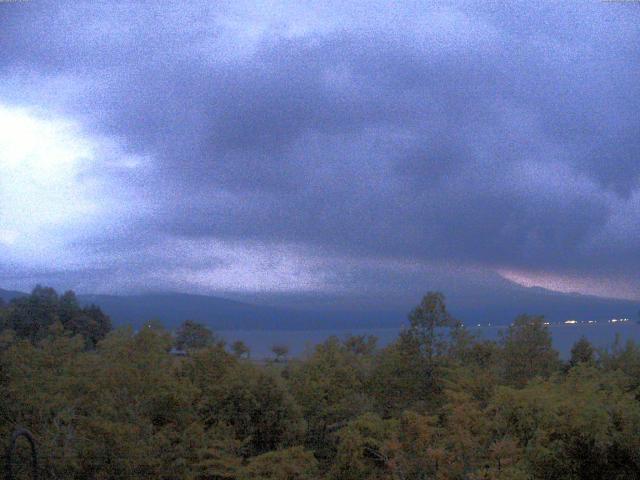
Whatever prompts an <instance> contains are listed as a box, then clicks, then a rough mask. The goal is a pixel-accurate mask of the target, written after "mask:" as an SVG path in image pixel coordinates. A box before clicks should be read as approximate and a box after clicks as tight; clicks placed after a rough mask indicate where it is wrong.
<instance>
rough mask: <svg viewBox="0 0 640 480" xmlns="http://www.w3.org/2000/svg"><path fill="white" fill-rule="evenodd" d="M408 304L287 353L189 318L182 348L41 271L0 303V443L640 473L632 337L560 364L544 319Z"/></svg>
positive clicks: (227, 465) (129, 454)
mask: <svg viewBox="0 0 640 480" xmlns="http://www.w3.org/2000/svg"><path fill="white" fill-rule="evenodd" d="M89 319H91V321H90V320H89ZM410 320H411V324H410V326H409V328H408V329H407V330H405V331H404V332H403V333H402V334H401V335H400V337H399V338H398V339H397V341H396V342H394V343H392V344H391V345H388V346H387V347H385V348H382V349H379V348H377V347H376V340H375V338H372V337H363V336H358V337H347V338H345V339H344V340H340V339H338V338H335V337H334V338H330V339H328V340H327V341H326V342H324V343H323V344H320V345H318V346H316V347H315V349H314V350H313V351H311V352H309V353H308V354H307V355H306V356H304V357H302V358H292V359H289V360H288V361H287V362H277V363H276V362H271V361H268V362H265V363H260V362H257V361H249V360H248V359H247V357H248V355H247V350H246V349H245V347H246V346H244V345H243V344H241V342H237V344H234V345H232V347H231V350H232V352H233V353H228V352H227V351H226V350H225V348H224V345H223V344H222V343H220V342H216V341H215V336H214V335H213V334H212V333H211V332H209V331H206V329H204V327H202V326H199V325H197V324H194V323H193V322H191V323H189V324H187V323H185V324H183V328H181V332H180V333H179V334H178V337H181V338H182V340H181V341H183V343H181V346H183V347H185V348H186V350H188V354H187V355H180V356H177V355H173V354H172V353H175V351H172V346H174V345H175V338H174V337H173V336H172V335H171V333H170V332H168V331H167V330H165V329H164V328H163V327H162V325H161V324H160V323H159V322H157V321H149V322H147V323H146V324H145V326H144V328H142V329H140V331H139V332H134V331H133V330H131V329H128V328H123V329H117V330H114V331H111V332H109V333H104V327H105V325H108V319H107V318H106V317H105V316H104V315H103V314H102V312H100V311H99V309H95V308H94V307H80V306H79V305H78V303H77V299H76V298H75V295H73V293H71V292H68V293H65V294H63V295H62V296H58V295H57V294H56V293H55V291H53V290H51V289H46V288H42V287H38V288H36V289H35V290H34V292H33V294H32V295H30V296H28V297H24V298H23V299H19V300H14V301H12V302H11V303H10V304H8V305H4V306H0V322H2V323H0V325H2V326H3V330H2V331H1V332H0V391H1V392H2V395H1V396H0V449H3V448H4V447H6V443H4V442H6V441H7V439H8V437H9V434H10V432H11V431H12V430H13V429H14V428H15V427H16V426H17V425H23V426H26V427H27V428H29V429H30V430H31V431H32V432H33V433H34V435H35V436H36V439H37V443H38V448H39V451H40V458H41V465H42V469H43V472H42V473H43V478H65V479H78V480H79V479H85V478H94V479H111V478H129V479H148V478H157V479H162V480H170V479H171V480H173V479H187V480H209V479H212V480H248V479H274V480H276V479H277V480H287V479H302V480H337V479H340V480H342V479H344V480H368V479H371V480H423V479H426V478H429V479H439V480H489V479H492V480H525V479H526V480H530V479H536V478H548V479H553V480H575V479H583V480H592V479H593V480H596V479H602V478H607V479H614V480H615V479H629V478H640V456H639V454H638V452H640V403H639V402H638V398H640V348H639V347H638V345H636V344H635V343H633V342H628V343H626V344H621V343H620V342H616V344H614V345H613V347H612V348H610V349H608V350H602V351H599V352H597V355H596V353H595V352H594V349H593V347H592V346H591V344H589V342H588V341H586V340H585V339H581V340H580V341H578V342H577V343H576V345H574V347H573V349H572V353H571V358H570V360H569V361H568V362H567V363H566V364H565V365H562V363H561V362H560V360H559V359H558V354H557V352H556V351H555V350H553V348H552V346H551V341H550V336H549V332H548V330H547V328H546V326H545V324H544V321H543V319H542V318H541V317H529V316H521V317H518V318H517V319H516V320H515V322H514V324H513V325H512V326H510V327H509V329H508V330H507V331H506V332H505V334H504V335H503V337H502V339H501V341H500V342H491V341H486V340H480V339H478V338H475V337H473V336H472V335H470V334H469V332H467V331H466V330H464V328H462V327H461V326H460V325H458V324H457V323H456V322H455V321H454V320H452V318H451V316H450V315H449V314H448V312H447V309H446V305H445V304H444V297H442V296H441V295H439V294H433V293H431V294H428V295H427V296H425V298H424V299H423V300H422V302H421V303H420V305H419V306H418V307H417V308H416V309H415V310H414V311H413V312H412V314H411V316H410ZM91 322H95V323H91ZM99 325H102V327H100V328H103V330H101V329H100V328H95V327H96V326H99ZM286 353H287V352H284V353H282V352H281V355H280V357H282V358H284V356H285V355H286ZM4 461H5V459H4V457H2V458H0V471H4V465H3V463H2V462H4Z"/></svg>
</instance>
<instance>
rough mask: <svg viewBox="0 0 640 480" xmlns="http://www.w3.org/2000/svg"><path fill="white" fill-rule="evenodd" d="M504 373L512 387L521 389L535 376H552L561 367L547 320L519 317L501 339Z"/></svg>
mask: <svg viewBox="0 0 640 480" xmlns="http://www.w3.org/2000/svg"><path fill="white" fill-rule="evenodd" d="M501 344H502V348H503V373H504V378H505V380H506V382H507V383H509V384H510V385H514V386H518V387H522V386H524V385H525V384H526V383H527V382H528V381H529V380H531V379H532V378H534V377H536V376H541V377H543V378H547V377H549V376H550V375H551V374H552V373H553V372H555V371H557V370H558V369H559V366H560V360H559V356H558V352H557V351H556V350H554V348H553V346H552V342H551V333H550V332H549V329H548V328H547V325H545V321H544V317H542V316H529V315H520V316H519V317H517V318H516V319H515V320H514V322H513V324H512V325H510V326H509V328H508V329H507V332H506V334H503V336H502V341H501Z"/></svg>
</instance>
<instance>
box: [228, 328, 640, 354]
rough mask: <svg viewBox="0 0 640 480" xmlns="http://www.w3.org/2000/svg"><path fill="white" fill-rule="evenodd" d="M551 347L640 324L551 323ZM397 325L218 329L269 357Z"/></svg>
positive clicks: (629, 334)
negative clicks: (278, 349) (275, 350)
mask: <svg viewBox="0 0 640 480" xmlns="http://www.w3.org/2000/svg"><path fill="white" fill-rule="evenodd" d="M468 328H469V330H470V331H472V332H474V333H478V334H479V335H480V336H481V337H482V338H485V339H490V340H496V339H497V338H498V336H499V332H500V330H505V329H506V328H507V326H505V325H501V326H482V327H468ZM549 329H550V331H551V336H552V338H553V345H554V347H555V348H556V349H557V350H558V351H559V352H560V355H561V356H562V357H563V358H565V359H566V358H568V357H569V353H570V351H571V347H572V346H573V344H574V343H575V342H576V341H577V340H579V339H580V337H581V336H583V335H584V336H585V337H586V338H587V339H588V340H589V341H590V342H591V343H592V344H593V345H594V346H595V347H598V348H608V347H611V345H613V342H614V341H615V338H616V335H619V336H620V338H621V339H622V341H623V342H626V341H627V340H629V339H632V340H634V341H637V342H640V325H638V324H637V323H636V322H619V323H606V322H600V323H579V324H576V325H564V324H553V325H549ZM400 330H401V327H397V328H372V329H330V330H225V331H219V332H217V333H218V334H219V335H220V336H222V338H224V339H225V340H226V341H227V342H228V343H231V342H233V341H235V340H242V341H243V342H245V343H246V344H247V345H248V346H249V348H250V349H251V356H252V357H253V358H256V359H259V358H268V357H272V356H273V354H272V353H271V347H272V346H273V345H276V344H278V345H287V346H288V347H289V349H290V355H291V356H300V355H302V354H303V353H304V352H305V350H307V349H311V348H313V346H314V345H317V344H319V343H322V342H324V341H325V340H326V339H328V338H329V337H331V336H333V335H335V336H337V337H339V338H344V337H346V336H348V335H375V336H376V337H378V345H379V346H385V345H388V344H389V343H391V342H393V341H394V340H395V339H396V338H397V337H398V333H399V332H400Z"/></svg>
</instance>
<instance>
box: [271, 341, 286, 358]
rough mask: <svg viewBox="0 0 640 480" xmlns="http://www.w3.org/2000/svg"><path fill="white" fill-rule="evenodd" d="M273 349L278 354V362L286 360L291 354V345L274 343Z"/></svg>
mask: <svg viewBox="0 0 640 480" xmlns="http://www.w3.org/2000/svg"><path fill="white" fill-rule="evenodd" d="M271 351H272V352H273V354H274V355H275V356H276V358H275V361H276V362H284V361H286V360H287V356H288V355H289V347H288V346H287V345H280V344H278V345H274V346H272V347H271Z"/></svg>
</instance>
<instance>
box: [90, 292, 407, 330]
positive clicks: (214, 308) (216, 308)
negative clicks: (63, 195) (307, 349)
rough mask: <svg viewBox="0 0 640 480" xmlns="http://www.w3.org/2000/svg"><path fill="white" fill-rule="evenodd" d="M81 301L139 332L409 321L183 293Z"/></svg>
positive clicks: (386, 315)
mask: <svg viewBox="0 0 640 480" xmlns="http://www.w3.org/2000/svg"><path fill="white" fill-rule="evenodd" d="M78 299H79V300H80V302H81V303H83V304H85V305H86V304H90V303H95V304H96V305H98V306H100V308H102V309H103V311H104V312H105V313H107V314H108V315H109V316H111V318H112V319H113V322H114V324H116V325H123V324H130V325H133V326H134V327H139V326H140V325H142V324H143V323H144V322H145V321H147V320H150V319H158V320H160V321H161V322H162V323H163V324H164V325H165V326H166V327H167V328H174V327H176V326H177V325H179V324H180V323H181V322H182V321H184V320H186V319H189V320H195V321H198V322H202V323H204V324H206V325H209V326H210V327H211V328H214V329H218V330H234V329H239V330H250V329H267V330H296V329H302V330H305V329H323V328H326V329H329V328H343V327H346V328H359V327H365V328H366V327H381V326H386V325H398V324H400V323H402V320H403V318H404V317H405V316H406V315H404V314H403V313H402V314H399V313H398V312H362V311H358V312H353V311H337V312H331V313H328V312H319V311H306V310H298V309H289V308H278V307H269V306H260V305H252V304H249V303H242V302H236V301H233V300H227V299H223V298H219V297H211V296H205V295H189V294H182V293H166V294H146V295H131V296H115V295H79V296H78Z"/></svg>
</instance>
